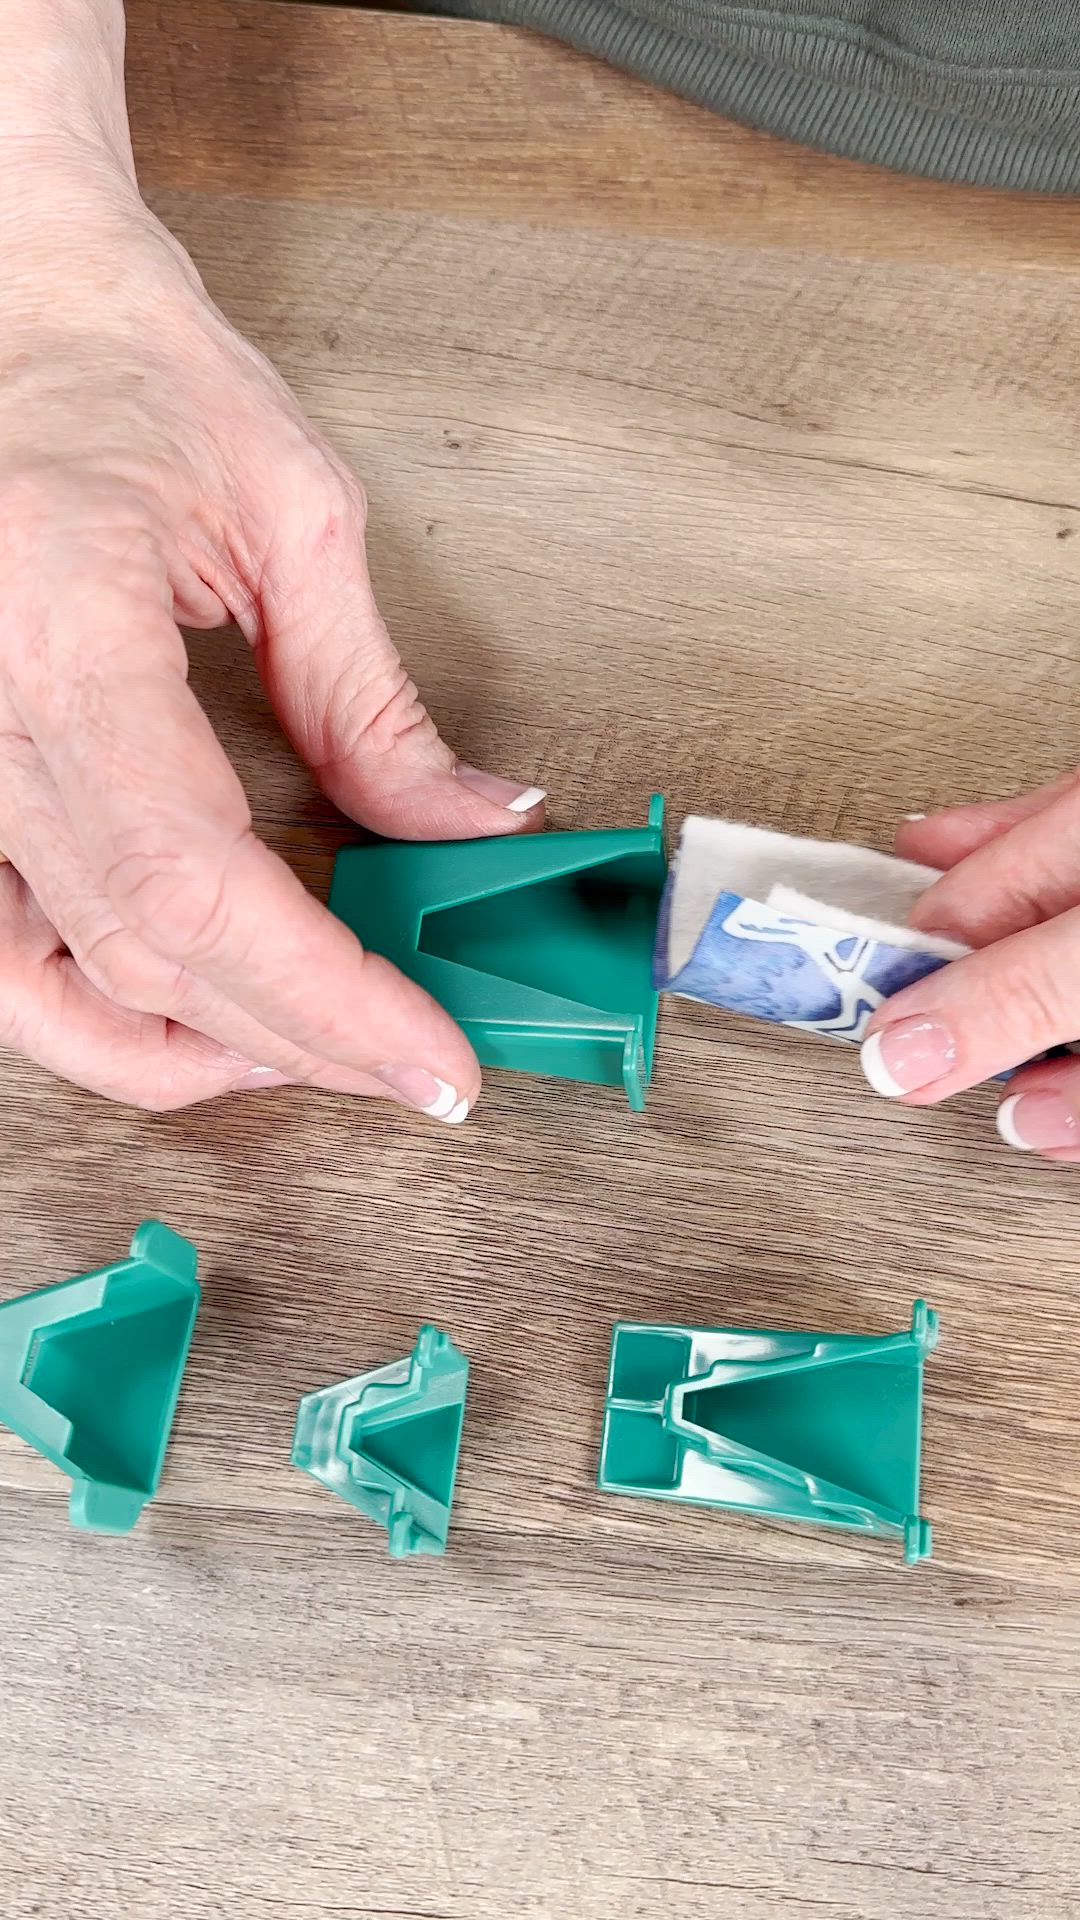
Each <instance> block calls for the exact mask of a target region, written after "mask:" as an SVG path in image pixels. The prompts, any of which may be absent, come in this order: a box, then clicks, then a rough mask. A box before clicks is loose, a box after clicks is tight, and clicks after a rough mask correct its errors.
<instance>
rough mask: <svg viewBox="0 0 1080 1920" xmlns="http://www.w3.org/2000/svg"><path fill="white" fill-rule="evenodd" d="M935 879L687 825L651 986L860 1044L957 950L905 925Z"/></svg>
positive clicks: (729, 825) (821, 848)
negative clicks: (884, 1008)
mask: <svg viewBox="0 0 1080 1920" xmlns="http://www.w3.org/2000/svg"><path fill="white" fill-rule="evenodd" d="M934 878H935V875H934V873H933V872H932V871H931V870H930V869H927V868H921V867H914V866H912V865H911V864H910V863H909V862H905V861H899V860H892V859H890V857H889V856H888V855H886V854H880V853H873V852H871V851H870V850H869V849H868V848H862V847H851V846H847V845H836V846H832V845H829V844H828V843H825V842H821V841H804V840H798V839H796V838H793V837H792V836H789V835H786V834H774V833H768V832H766V831H764V830H763V829H760V828H755V827H745V826H741V825H739V824H737V823H735V822H729V821H704V820H694V819H691V820H688V821H687V823H686V826H685V827H684V829H683V837H682V840H681V842H680V846H679V851H678V854H677V856H676V859H675V861H674V863H673V865H672V869H671V873H670V875H669V878H668V883H667V889H666V891H665V895H664V900H663V905H662V908H661V913H660V920H659V925H658V929H657V943H656V954H655V964H654V984H655V985H656V986H657V987H658V988H659V989H660V990H661V991H663V992H667V993H678V994H684V995H687V996H688V997H689V998H691V999H694V1000H705V1001H708V1002H709V1003H710V1004H711V1005H713V1006H718V1007H725V1008H727V1009H728V1010H729V1011H730V1012H732V1013H742V1014H749V1015H750V1016H752V1017H753V1018H755V1019H758V1020H771V1021H779V1022H782V1023H783V1024H784V1025H786V1026H791V1027H798V1028H800V1029H802V1030H803V1031H806V1032H810V1033H820V1034H827V1035H830V1036H832V1037H834V1038H838V1039H843V1040H852V1041H858V1040H861V1039H862V1037H863V1034H864V1032H865V1029H866V1025H867V1022H868V1021H869V1019H870V1016H871V1014H872V1013H873V1012H874V1011H875V1009H876V1008H877V1007H879V1006H880V1005H881V1003H882V1001H883V1000H886V999H888V997H889V996H890V994H894V993H897V992H898V991H899V990H900V988H901V987H906V986H909V985H910V984H911V982H912V981H913V980H919V979H921V978H922V977H923V975H925V974H928V973H932V972H933V971H934V970H935V969H936V968H938V967H942V966H945V965H946V963H947V962H948V961H949V960H950V959H954V958H957V957H958V956H959V955H960V954H962V953H963V952H964V951H965V949H964V948H963V947H961V946H959V945H958V944H957V943H955V942H953V941H948V940H945V939H935V938H932V937H927V936H924V935H919V934H916V933H914V932H913V931H912V929H910V928H909V927H907V926H905V924H904V920H905V917H906V913H907V910H908V908H909V907H910V906H911V905H912V904H913V903H914V900H915V899H917V897H918V895H919V893H921V892H922V891H923V889H924V888H925V887H926V886H928V885H929V884H930V882H931V881H932V880H933V879H934ZM748 884H752V885H753V889H754V890H753V892H752V893H751V892H748V891H747V890H746V888H747V885H748ZM810 887H812V888H813V890H814V891H813V894H812V895H811V894H810V893H809V888H810ZM804 889H805V890H804ZM885 913H888V914H889V915H890V917H889V918H885V917H884V914H885ZM893 913H895V915H896V918H895V920H893V919H892V918H891V915H892V914H893Z"/></svg>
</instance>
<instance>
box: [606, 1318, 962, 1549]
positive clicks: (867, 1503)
mask: <svg viewBox="0 0 1080 1920" xmlns="http://www.w3.org/2000/svg"><path fill="white" fill-rule="evenodd" d="M936 1342H937V1315H936V1314H935V1313H932V1312H931V1310H930V1308H929V1307H928V1306H927V1305H926V1302H925V1301H923V1300H917V1301H916V1303H915V1307H914V1310H913V1314H912V1322H911V1330H910V1332H908V1333H897V1334H886V1335H882V1336H877V1337H873V1336H871V1337H869V1338H864V1337H863V1336H861V1335H857V1334H825V1333H773V1332H754V1331H750V1330H749V1329H745V1328H734V1327H672V1326H642V1325H637V1324H635V1323H633V1322H620V1323H619V1324H618V1325H617V1326H616V1327H615V1329H614V1335H613V1339H612V1347H611V1367H610V1372H609V1376H608V1392H607V1398H606V1400H605V1403H604V1432H603V1441H602V1445H601V1455H600V1472H599V1485H600V1487H601V1488H602V1489H603V1490H604V1491H605V1492H608V1493H631V1494H643V1495H647V1496H649V1497H651V1498H653V1499H661V1500H686V1501H691V1502H695V1503H697V1504H699V1505H702V1506H716V1507H735V1508H740V1509H742V1510H743V1511H744V1512H750V1513H758V1514H764V1515H773V1516H774V1517H776V1518H779V1519H784V1520H807V1521H812V1522H814V1523H816V1524H817V1525H819V1526H826V1527H844V1528H849V1529H853V1530H856V1531H859V1532H864V1533H874V1534H881V1535H883V1536H886V1537H889V1538H894V1539H899V1540H901V1541H902V1542H903V1545H904V1558H905V1559H906V1560H907V1561H909V1562H912V1561H915V1560H921V1559H924V1558H925V1557H926V1556H927V1555H928V1554H929V1552H930V1547H931V1534H930V1527H929V1525H928V1523H927V1522H926V1521H925V1520H923V1519H921V1518H920V1517H919V1513H918V1502H919V1466H920V1452H921V1442H922V1376H923V1361H924V1359H925V1357H926V1355H927V1354H928V1353H929V1352H930V1351H931V1349H932V1348H933V1347H934V1346H935V1345H936Z"/></svg>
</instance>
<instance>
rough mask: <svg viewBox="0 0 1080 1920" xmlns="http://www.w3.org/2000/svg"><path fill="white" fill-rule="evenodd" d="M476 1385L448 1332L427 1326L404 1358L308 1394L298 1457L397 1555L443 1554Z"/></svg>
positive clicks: (296, 1443) (300, 1418)
mask: <svg viewBox="0 0 1080 1920" xmlns="http://www.w3.org/2000/svg"><path fill="white" fill-rule="evenodd" d="M468 1384H469V1363H468V1361H467V1360H466V1358H465V1355H464V1354H463V1353H459V1351H458V1349H457V1347H455V1345H454V1343H453V1341H452V1340H451V1338H450V1336H449V1334H447V1333H440V1332H439V1331H438V1329H437V1328H436V1327H421V1329H420V1332H419V1334H418V1336H417V1341H416V1345H415V1347H414V1348H413V1351H412V1353H411V1354H409V1355H408V1356H407V1358H406V1359H404V1360H395V1361H393V1362H391V1364H390V1365H389V1366H387V1367H377V1368H375V1370H374V1371H373V1372H371V1373H360V1374H357V1375H356V1377H355V1379H353V1380H342V1381H340V1382H338V1384H337V1385H336V1386H332V1387H321V1388H320V1389H319V1391H318V1392H317V1393H309V1394H307V1395H306V1396H305V1397H304V1399H303V1400H301V1402H300V1406H299V1410H298V1412H297V1416H296V1432H295V1434H294V1436H293V1449H292V1460H293V1465H294V1466H295V1467H300V1468H301V1470H302V1471H303V1472H304V1473H310V1474H311V1476H312V1478H313V1479H315V1480H318V1481H320V1482H321V1484H322V1485H323V1486H324V1487H328V1488H329V1489H330V1492H331V1493H336V1494H340V1496H341V1498H342V1499H343V1500H347V1501H348V1502H349V1504H350V1506H354V1507H357V1508H359V1510H360V1512H361V1513H366V1514H367V1515H368V1517H369V1518H370V1519H372V1520H375V1521H377V1522H378V1524H379V1525H380V1526H382V1527H385V1528H386V1531H387V1535H388V1540H389V1547H390V1552H391V1553H392V1554H393V1555H394V1556H395V1558H398V1559H403V1558H405V1557H406V1556H408V1555H410V1554H414V1553H444V1552H445V1550H446V1536H447V1531H448V1529H449V1526H450V1510H451V1507H452V1505H453V1500H454V1480H455V1477H456V1475H457V1462H458V1450H459V1448H460V1445H461V1429H462V1424H463V1422H464V1418H465V1393H466V1389H467V1387H468Z"/></svg>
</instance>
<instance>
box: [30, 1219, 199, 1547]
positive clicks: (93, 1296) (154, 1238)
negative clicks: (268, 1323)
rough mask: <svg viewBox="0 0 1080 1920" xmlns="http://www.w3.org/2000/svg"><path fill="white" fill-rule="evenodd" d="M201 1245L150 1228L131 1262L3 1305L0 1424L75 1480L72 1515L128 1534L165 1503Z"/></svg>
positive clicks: (98, 1529) (156, 1225)
mask: <svg viewBox="0 0 1080 1920" xmlns="http://www.w3.org/2000/svg"><path fill="white" fill-rule="evenodd" d="M196 1259H197V1256H196V1252H195V1248H194V1247H193V1246H192V1244H191V1242H190V1241H189V1240H184V1239H182V1238H181V1236H180V1235H179V1234H178V1233H173V1232H172V1231H171V1230H170V1229H169V1228H168V1227H165V1226H162V1225H161V1223H160V1221H157V1220H144V1222H143V1224H142V1226H141V1227H139V1228H138V1229H137V1230H136V1232H135V1234H134V1236H133V1238H132V1242H131V1253H130V1255H129V1257H128V1259H126V1260H120V1261H117V1263H116V1264H115V1265H114V1266H111V1267H103V1268H102V1269H101V1270H100V1272H97V1273H88V1274H84V1275H82V1276H81V1278H79V1279H76V1280H63V1281H60V1282H59V1283H58V1284H56V1285H55V1286H50V1287H42V1288H40V1289H39V1290H38V1291H37V1292H36V1293H27V1294H23V1295H22V1296H21V1297H20V1298H19V1299H17V1300H9V1301H7V1302H6V1303H5V1304H4V1305H3V1306H0V1422H2V1423H3V1424H4V1426H7V1427H10V1428H11V1429H12V1431H13V1432H14V1433H17V1434H18V1435H19V1436H20V1438H21V1439H23V1440H25V1441H26V1443H27V1445H28V1446H31V1447H33V1448H35V1450H36V1451H37V1452H38V1453H40V1454H43V1455H44V1457H45V1458H46V1460H51V1461H52V1463H53V1465H54V1466H57V1467H59V1468H60V1470H61V1472H62V1473H66V1474H68V1475H69V1476H70V1478H71V1479H72V1481H73V1482H74V1485H73V1486H72V1490H71V1500H70V1509H69V1510H70V1514H71V1519H72V1522H73V1524H74V1525H75V1526H77V1527H85V1528H88V1529H89V1530H91V1531H92V1532H95V1533H128V1532H129V1531H130V1530H131V1528H132V1527H133V1526H134V1525H135V1522H136V1520H137V1519H138V1517H139V1515H140V1513H141V1512H142V1509H143V1507H144V1506H145V1505H146V1502H147V1501H148V1500H150V1499H151V1498H152V1497H153V1495H154V1494H155V1493H156V1492H157V1488H158V1482H159V1481H160V1478H161V1469H162V1465H163V1463H164V1459H165V1450H166V1448H167V1446H168V1443H169V1433H170V1430H171V1428H172V1422H173V1414H174V1413H175V1411H176V1402H177V1399H178V1397H179V1393H180V1383H181V1380H182V1379H183V1374H184V1366H185V1363H186V1361H187V1356H188V1349H189V1348H190V1345H191V1336H192V1333H193V1331H194V1327H195V1316H196V1314H197V1313H198V1310H199V1285H198V1282H197V1280H196V1278H195V1267H196Z"/></svg>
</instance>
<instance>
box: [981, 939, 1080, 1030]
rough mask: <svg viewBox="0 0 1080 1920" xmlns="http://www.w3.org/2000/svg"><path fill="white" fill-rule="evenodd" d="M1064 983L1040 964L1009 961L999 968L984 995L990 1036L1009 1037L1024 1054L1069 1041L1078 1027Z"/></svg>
mask: <svg viewBox="0 0 1080 1920" xmlns="http://www.w3.org/2000/svg"><path fill="white" fill-rule="evenodd" d="M1076 999H1077V995H1076V993H1075V990H1074V991H1073V992H1072V993H1070V991H1069V987H1068V985H1067V983H1066V982H1065V981H1062V980H1058V979H1057V978H1056V977H1055V976H1054V975H1053V974H1052V973H1051V972H1050V971H1049V970H1048V969H1047V968H1046V967H1045V966H1044V965H1043V964H1041V963H1038V964H1034V965H1033V964H1032V962H1031V961H1030V960H1026V961H1025V960H1022V959H1015V960H1013V959H1009V960H1007V961H1005V962H1004V963H1003V964H999V966H998V969H997V973H996V977H995V979H994V982H993V985H992V987H991V988H990V989H989V991H988V993H987V995H986V1015H987V1018H988V1022H989V1025H990V1030H991V1031H992V1032H1000V1033H1007V1034H1011V1035H1013V1036H1014V1037H1015V1039H1016V1041H1017V1043H1018V1045H1019V1046H1020V1047H1022V1048H1025V1049H1027V1050H1028V1051H1030V1052H1032V1053H1034V1052H1038V1051H1039V1049H1040V1048H1042V1047H1045V1046H1051V1045H1054V1044H1056V1043H1058V1042H1060V1041H1063V1040H1067V1039H1069V1038H1071V1037H1072V1029H1073V1028H1074V1027H1080V1006H1078V1005H1075V1004H1072V1005H1071V1004H1070V1003H1071V1002H1075V1001H1076Z"/></svg>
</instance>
